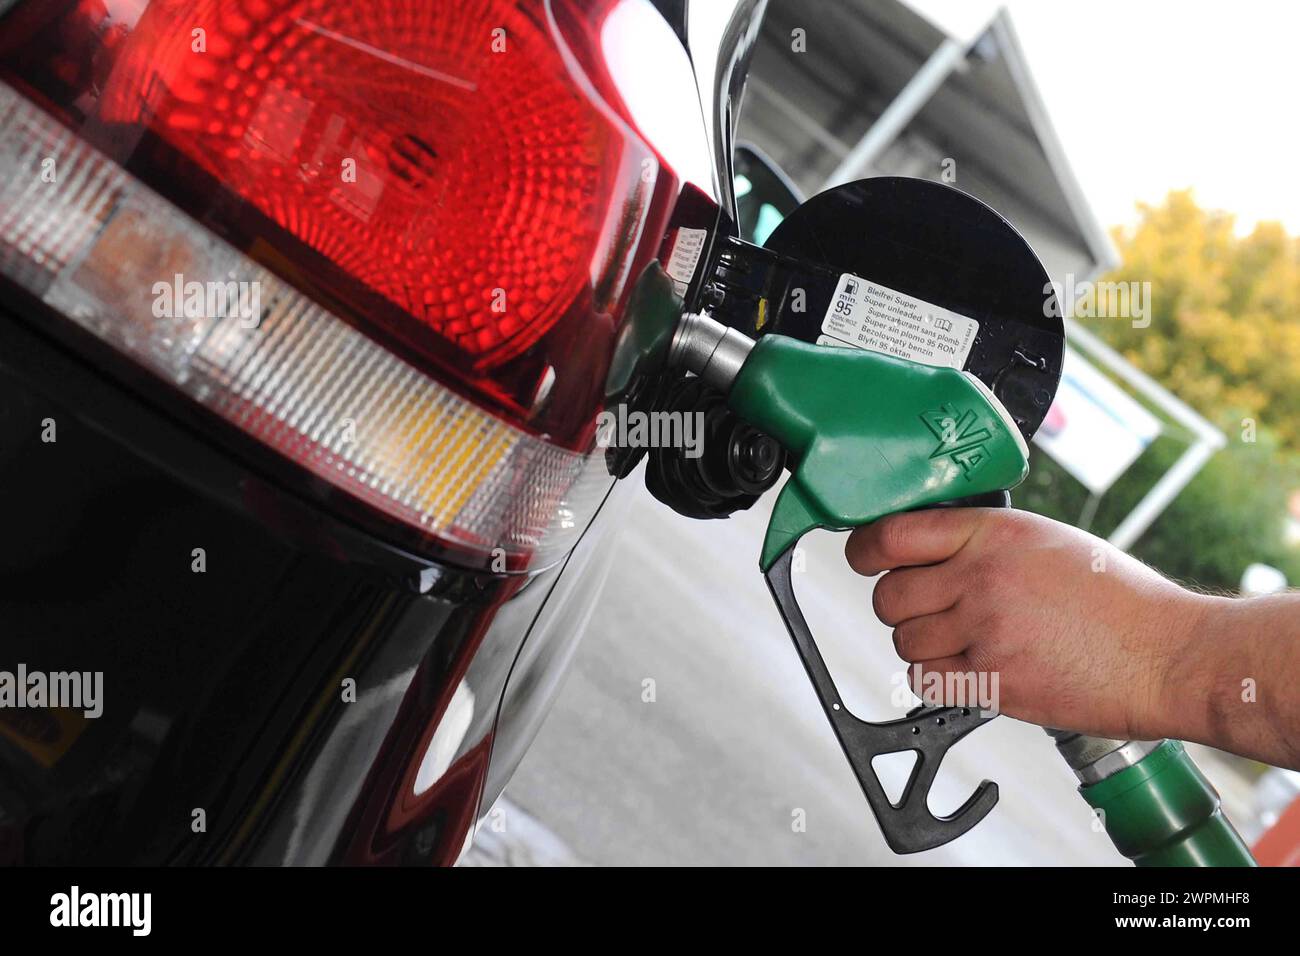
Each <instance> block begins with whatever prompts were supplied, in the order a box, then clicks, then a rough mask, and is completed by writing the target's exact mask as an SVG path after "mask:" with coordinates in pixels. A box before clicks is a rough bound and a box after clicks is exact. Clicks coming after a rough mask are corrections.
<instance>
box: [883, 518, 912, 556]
mask: <svg viewBox="0 0 1300 956" xmlns="http://www.w3.org/2000/svg"><path fill="white" fill-rule="evenodd" d="M909 537H910V534H909V531H908V528H907V522H906V521H902V520H900V519H899V518H897V517H892V516H891V517H888V518H882V519H881V520H880V521H879V522H878V523H877V531H876V551H877V553H878V554H879V556H880V557H881V559H882V560H883V561H884V562H885V565H886V566H887V567H889V566H892V564H893V562H896V561H898V559H899V558H900V557H901V556H902V555H904V554H906V553H907V552H906V549H907V542H908V538H909Z"/></svg>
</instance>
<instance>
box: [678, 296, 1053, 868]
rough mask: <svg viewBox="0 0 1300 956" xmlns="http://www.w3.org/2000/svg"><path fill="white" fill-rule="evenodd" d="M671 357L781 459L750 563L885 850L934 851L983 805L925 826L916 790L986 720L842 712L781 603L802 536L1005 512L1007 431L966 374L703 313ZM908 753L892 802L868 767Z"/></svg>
mask: <svg viewBox="0 0 1300 956" xmlns="http://www.w3.org/2000/svg"><path fill="white" fill-rule="evenodd" d="M673 360H674V362H675V363H676V364H679V365H683V366H685V367H687V368H689V369H690V370H692V371H695V372H696V373H697V374H699V375H700V376H701V378H703V379H704V380H705V382H706V383H708V384H711V385H713V386H714V387H715V388H718V389H720V390H722V391H723V392H725V393H726V394H727V402H728V404H729V405H730V406H731V408H732V410H733V411H735V412H736V413H737V414H738V415H739V416H740V417H741V418H742V419H744V420H745V421H747V422H749V423H750V424H752V425H753V426H754V427H755V428H758V429H760V430H761V431H763V432H764V433H766V434H768V435H770V436H772V437H773V438H775V439H776V441H777V442H778V443H779V444H780V445H781V446H782V447H783V448H784V449H785V451H786V452H787V455H788V462H789V464H790V468H791V475H790V478H789V480H788V481H787V482H786V484H785V487H784V488H783V489H782V490H781V494H780V497H779V498H778V499H777V503H776V507H775V508H774V510H773V513H772V518H771V521H770V522H769V524H768V528H767V534H766V537H765V539H764V541H763V550H762V556H761V559H760V562H759V564H760V567H761V568H762V570H763V572H764V574H765V575H766V580H767V584H768V587H769V589H770V590H771V592H772V596H773V598H774V599H775V601H776V605H777V608H778V609H779V610H780V613H781V616H782V618H783V619H784V621H785V624H786V628H787V629H788V630H789V632H790V636H791V638H792V639H793V641H794V645H795V648H796V650H797V651H798V653H799V656H800V658H801V659H802V661H803V665H804V668H805V669H806V670H807V672H808V676H809V678H810V679H811V681H812V685H813V688H814V690H815V691H816V693H817V696H818V698H819V699H820V700H821V703H822V707H823V709H824V710H825V711H826V715H827V717H828V718H829V720H830V722H831V726H832V727H833V728H834V729H835V733H836V736H837V737H838V738H839V741H840V745H841V747H842V748H843V750H844V754H845V756H846V757H847V758H848V760H849V763H850V765H851V766H852V767H853V772H854V773H855V774H856V776H857V778H858V782H859V784H860V785H861V786H862V790H863V793H864V794H865V795H866V797H867V801H868V803H869V804H870V806H871V810H872V812H873V813H874V814H875V817H876V820H877V822H878V823H879V824H880V828H881V831H882V832H883V833H884V836H885V841H886V842H887V843H888V844H889V847H890V848H891V849H892V850H894V851H895V852H896V853H915V852H917V851H919V850H927V849H932V848H934V847H937V846H941V845H942V844H944V843H947V842H948V841H949V840H952V839H955V838H956V837H958V836H960V835H961V834H963V833H965V832H966V831H967V830H969V829H970V828H971V827H973V826H974V825H975V824H976V823H978V822H979V821H980V820H981V819H983V818H984V816H985V815H986V814H987V813H988V812H989V811H990V810H991V809H992V808H993V806H994V804H996V803H997V799H998V789H997V785H996V784H994V783H991V782H989V781H985V782H983V783H981V784H980V786H979V787H978V788H977V789H976V791H975V793H974V795H972V796H971V798H970V799H969V800H967V801H966V803H965V804H963V805H962V806H961V808H960V809H958V810H957V811H956V812H955V813H953V814H952V815H950V816H947V817H936V816H935V815H934V814H933V813H931V811H930V809H929V806H928V803H927V801H928V797H929V792H930V787H931V785H932V784H933V782H934V778H935V774H936V773H937V771H938V769H939V764H940V762H941V761H942V759H943V756H944V754H945V753H947V751H948V748H950V747H951V746H953V745H954V744H955V743H956V742H957V741H958V740H960V739H962V738H963V737H964V736H966V734H968V733H970V732H971V731H972V730H974V729H975V728H976V727H979V726H980V725H981V724H983V723H985V722H986V721H987V720H988V719H990V717H991V716H992V715H991V714H987V713H982V712H981V711H979V710H978V709H976V708H974V707H921V708H918V709H916V710H914V711H912V712H911V713H910V714H908V715H907V716H906V717H903V718H901V719H897V720H890V721H885V722H883V723H871V722H869V721H865V720H862V719H860V718H858V717H856V716H854V715H853V714H851V713H849V712H848V710H847V709H846V708H845V706H844V703H843V701H842V700H841V699H840V695H839V693H838V691H837V690H836V688H835V683H834V681H833V680H832V679H831V675H830V672H829V670H828V669H827V667H826V664H825V662H824V661H823V659H822V656H821V653H820V652H819V651H818V649H817V644H816V641H815V640H814V639H813V636H812V632H811V631H810V630H809V628H808V624H807V622H806V621H805V620H804V616H803V613H802V611H801V610H800V608H799V603H798V601H797V599H796V598H795V594H794V586H793V580H792V573H791V572H792V566H793V557H794V552H795V546H796V545H797V544H798V541H799V539H800V538H802V537H803V535H804V534H805V533H807V532H808V531H811V530H812V529H814V528H827V529H831V530H847V529H850V528H854V527H857V526H859V525H863V524H867V523H869V522H872V521H875V520H876V519H878V518H882V517H884V516H885V515H889V514H894V513H895V512H900V511H910V510H913V509H917V508H924V507H934V506H940V505H945V504H959V503H971V504H981V505H990V504H1000V505H1006V504H1009V498H1008V496H1007V494H1006V489H1008V488H1011V487H1014V486H1015V485H1017V484H1019V482H1020V481H1021V480H1022V479H1023V478H1024V477H1025V474H1026V473H1027V471H1028V448H1027V446H1026V444H1025V439H1024V437H1023V436H1022V435H1021V433H1020V430H1019V429H1018V428H1017V426H1016V423H1015V421H1014V420H1012V418H1011V416H1010V415H1009V414H1008V413H1007V411H1006V409H1005V408H1003V407H1002V404H1001V402H999V401H998V399H997V398H996V397H994V395H993V393H992V392H991V391H989V389H988V388H987V386H985V385H984V383H983V382H981V381H980V380H979V379H978V378H976V377H975V376H973V375H971V374H969V373H967V372H963V371H959V370H957V369H951V368H938V367H933V366H929V365H921V364H918V363H915V362H910V361H906V360H903V359H898V358H894V357H892V356H888V355H882V354H879V353H876V352H869V351H864V350H860V349H852V348H829V347H823V346H816V345H811V344H809V343H806V342H802V341H799V340H796V339H792V338H787V337H785V336H781V335H767V336H764V337H763V338H761V339H760V340H759V341H758V342H757V343H755V342H753V341H752V340H750V339H748V338H747V337H745V336H743V335H740V334H739V333H737V332H736V331H735V330H734V329H728V328H726V327H724V326H722V325H721V324H720V323H717V322H714V321H713V320H712V319H710V318H708V317H706V316H687V317H686V318H685V319H684V320H683V324H682V325H681V327H679V329H678V331H677V334H676V336H675V337H674V343H673ZM903 751H912V752H914V753H915V755H916V763H915V766H914V768H913V770H912V774H911V777H910V779H909V780H908V782H907V784H906V787H905V788H904V790H903V793H902V796H901V798H900V799H899V800H898V801H897V802H893V801H891V800H890V799H889V798H888V796H887V794H886V792H885V789H884V787H883V786H882V785H881V782H880V779H879V777H878V776H877V775H876V773H875V770H874V768H873V767H872V761H873V759H874V758H875V757H877V756H881V755H883V754H890V753H898V752H903Z"/></svg>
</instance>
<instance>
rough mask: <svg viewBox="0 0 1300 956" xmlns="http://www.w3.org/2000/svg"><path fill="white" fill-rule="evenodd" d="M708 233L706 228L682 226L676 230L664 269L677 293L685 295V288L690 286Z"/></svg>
mask: <svg viewBox="0 0 1300 956" xmlns="http://www.w3.org/2000/svg"><path fill="white" fill-rule="evenodd" d="M708 235H709V233H708V230H706V229H687V228H686V227H685V226H683V227H682V228H680V229H678V230H677V236H676V237H675V238H674V239H673V251H672V252H671V253H670V254H669V256H668V266H667V268H666V269H665V270H664V271H665V272H667V273H668V276H669V278H671V279H672V280H673V287H674V288H675V289H676V290H677V294H678V295H683V296H684V295H686V290H687V289H689V288H690V287H691V280H692V279H694V278H695V269H696V267H697V266H699V264H700V254H701V253H702V252H704V240H705V239H706V238H708Z"/></svg>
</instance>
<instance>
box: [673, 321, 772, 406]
mask: <svg viewBox="0 0 1300 956" xmlns="http://www.w3.org/2000/svg"><path fill="white" fill-rule="evenodd" d="M753 347H754V340H753V339H751V338H749V336H747V335H744V334H743V333H741V332H737V331H736V330H735V329H733V328H729V327H727V326H725V325H723V324H722V323H721V322H718V321H717V320H715V319H712V318H710V317H709V316H707V315H704V314H702V313H698V312H692V313H688V314H686V315H684V316H682V321H681V323H680V324H679V325H678V326H677V331H676V332H675V333H674V334H673V344H672V348H671V350H670V351H669V353H668V364H669V365H670V366H673V367H674V368H684V369H686V370H687V371H688V372H694V373H695V374H696V375H698V376H699V377H700V378H701V379H702V380H703V381H704V383H705V384H706V385H710V386H712V387H713V388H716V389H718V390H719V391H720V392H723V393H724V394H725V393H726V392H729V391H731V383H732V382H734V381H735V380H736V376H737V375H739V374H740V368H741V366H743V365H744V364H745V359H746V358H748V357H749V352H750V350H751V349H752V348H753Z"/></svg>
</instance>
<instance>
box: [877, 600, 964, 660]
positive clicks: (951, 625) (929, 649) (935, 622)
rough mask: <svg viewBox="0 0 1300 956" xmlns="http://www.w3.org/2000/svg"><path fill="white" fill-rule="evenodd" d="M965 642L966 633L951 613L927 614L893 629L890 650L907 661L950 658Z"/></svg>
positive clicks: (960, 651) (957, 654) (962, 648)
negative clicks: (892, 640) (892, 648)
mask: <svg viewBox="0 0 1300 956" xmlns="http://www.w3.org/2000/svg"><path fill="white" fill-rule="evenodd" d="M969 645H970V635H969V634H968V633H967V632H966V629H965V628H964V627H962V626H961V624H960V621H959V620H958V618H957V615H955V614H946V613H941V614H927V615H925V616H924V617H914V618H912V619H911V620H908V621H904V622H903V623H902V624H900V625H898V626H897V627H896V628H894V650H896V651H897V652H898V656H899V657H901V658H902V659H903V660H905V661H907V663H909V664H916V663H922V662H937V661H942V660H944V659H946V658H954V657H957V656H959V655H961V654H962V653H963V652H964V651H965V650H966V648H967V647H968V646H969ZM929 666H934V665H933V664H929Z"/></svg>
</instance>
